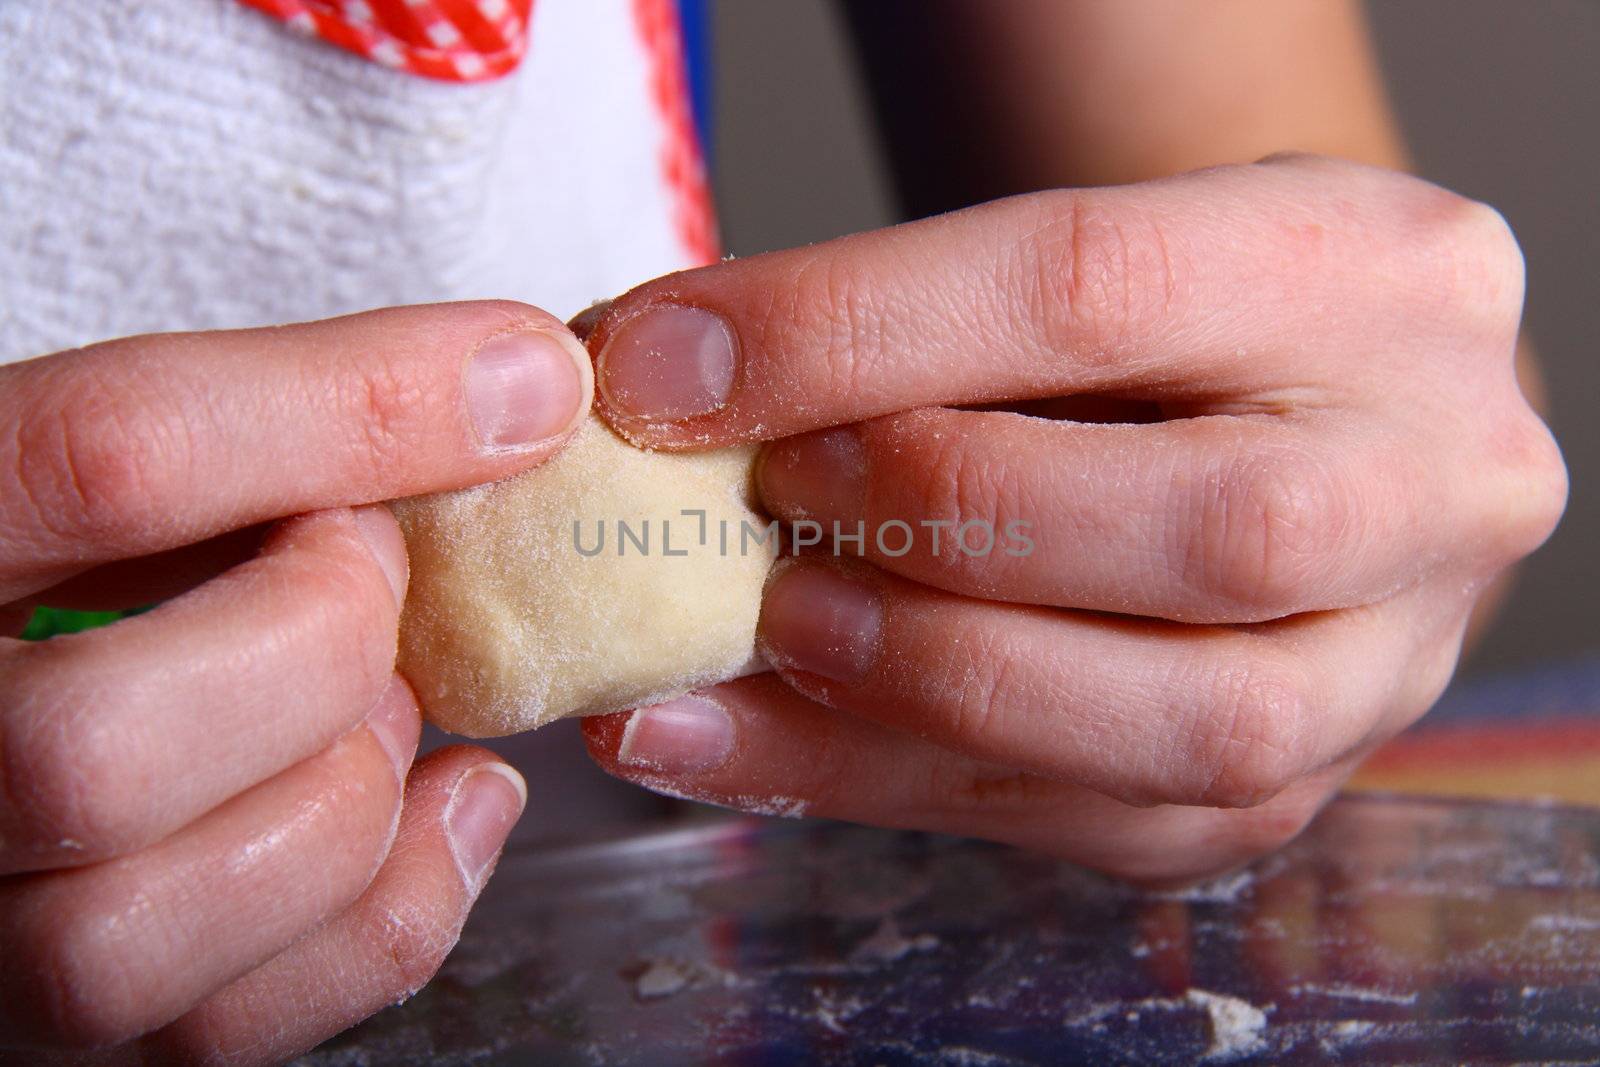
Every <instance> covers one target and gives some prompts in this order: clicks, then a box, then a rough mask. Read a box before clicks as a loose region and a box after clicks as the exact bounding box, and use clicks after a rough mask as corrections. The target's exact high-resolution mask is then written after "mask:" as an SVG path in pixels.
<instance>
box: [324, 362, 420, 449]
mask: <svg viewBox="0 0 1600 1067" xmlns="http://www.w3.org/2000/svg"><path fill="white" fill-rule="evenodd" d="M342 385H343V388H344V389H345V391H346V395H345V397H343V398H342V400H343V402H342V403H341V404H340V405H339V409H340V410H341V411H349V412H353V413H354V414H355V422H356V425H357V427H358V428H359V431H360V434H361V436H360V438H359V440H358V447H360V448H361V450H362V452H363V457H362V458H363V459H364V460H366V461H367V462H369V463H370V464H371V465H372V466H371V467H370V469H371V470H372V471H373V472H379V471H385V470H391V469H394V468H395V467H397V466H399V465H401V464H403V463H405V462H406V459H407V454H408V453H409V452H411V451H412V449H413V448H414V446H415V442H416V439H417V437H418V436H419V434H420V432H421V430H422V429H423V427H422V423H423V422H424V420H425V418H426V415H425V413H426V412H427V411H428V409H429V404H428V399H429V398H428V395H427V394H428V388H427V384H426V383H425V382H424V381H423V380H422V379H421V377H420V375H418V374H417V373H415V372H414V371H408V369H407V368H406V367H405V366H404V365H403V364H401V363H400V362H398V361H395V360H385V361H382V362H380V363H378V364H377V365H375V366H371V367H367V368H364V369H363V370H361V371H360V372H359V373H356V374H354V375H352V376H351V377H349V378H348V379H346V380H345V381H344V382H343V383H342Z"/></svg>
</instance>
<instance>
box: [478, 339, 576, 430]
mask: <svg viewBox="0 0 1600 1067" xmlns="http://www.w3.org/2000/svg"><path fill="white" fill-rule="evenodd" d="M588 366H589V356H588V353H586V352H585V351H584V349H583V346H582V345H580V344H579V343H578V342H577V340H576V339H575V338H571V337H567V336H565V335H562V334H558V333H556V332H554V331H551V330H523V331H522V332H520V333H504V334H500V335H499V336H497V337H491V338H489V339H488V340H487V341H485V342H484V343H483V344H482V345H481V346H480V347H479V348H478V351H477V352H475V353H473V356H472V360H471V361H470V362H469V363H468V364H467V379H466V394H467V409H468V411H469V412H470V413H471V415H472V428H473V430H474V431H475V432H476V433H477V436H478V445H479V447H480V448H482V449H483V450H484V451H485V452H507V451H513V450H515V449H519V448H526V447H528V446H530V445H535V444H539V443H541V442H543V441H548V440H550V439H551V438H552V437H558V436H560V435H561V434H562V433H564V432H566V430H567V429H569V428H570V427H571V426H572V424H573V423H574V422H576V421H577V420H578V416H579V415H581V414H582V410H581V409H582V407H583V402H584V392H585V389H584V382H585V377H584V376H585V375H586V374H588V373H589V371H588Z"/></svg>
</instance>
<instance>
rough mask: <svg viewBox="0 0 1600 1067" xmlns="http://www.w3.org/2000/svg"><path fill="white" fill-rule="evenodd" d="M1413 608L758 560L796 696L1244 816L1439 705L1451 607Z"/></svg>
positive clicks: (1166, 800)
mask: <svg viewBox="0 0 1600 1067" xmlns="http://www.w3.org/2000/svg"><path fill="white" fill-rule="evenodd" d="M1430 598H1431V599H1430ZM1414 601H1415V602H1405V603H1401V602H1399V601H1397V602H1394V603H1390V604H1384V605H1380V606H1376V607H1372V608H1356V609H1350V610H1349V611H1344V612H1328V613H1323V614H1319V615H1312V616H1304V617H1300V618H1296V619H1291V620H1285V621H1284V622H1282V623H1275V624H1271V625H1270V626H1264V627H1257V628H1253V629H1248V630H1246V629H1241V628H1237V627H1200V626H1188V625H1177V624H1171V623H1158V622H1153V621H1148V620H1136V619H1126V618H1116V617H1110V616H1099V615H1090V614H1083V613H1077V612H1061V611H1054V610H1050V609H1044V608H1036V607H1027V606H1022V605H1012V604H1000V603H993V602H989V601H980V600H973V599H970V598H965V597H958V596H953V595H951V594H948V593H944V592H940V591H938V590H934V589H930V588H928V587H926V586H921V585H917V584H915V583H912V582H908V581H906V580H905V579H902V578H896V577H893V576H891V575H888V574H886V573H884V572H882V571H878V570H875V569H874V568H871V567H867V566H865V565H862V564H840V563H837V562H834V561H828V560H822V559H817V558H801V559H798V560H792V561H786V562H783V563H780V564H779V565H778V566H777V567H775V568H774V573H773V576H772V577H771V578H770V579H769V581H768V585H767V590H766V594H765V599H764V602H763V605H762V612H761V620H760V626H759V646H758V647H760V649H761V651H762V652H763V654H764V655H765V656H766V658H767V661H768V662H769V663H771V664H773V666H774V667H775V669H776V670H777V671H778V672H779V673H780V674H781V675H782V676H783V678H784V680H785V681H787V682H788V683H789V684H790V685H792V686H794V687H795V688H796V689H798V690H799V691H800V692H802V693H804V694H805V695H807V696H809V697H812V698H813V699H816V700H818V701H820V702H822V703H824V704H827V705H829V706H830V707H837V708H841V709H844V710H847V711H851V712H854V713H856V714H859V715H862V716H865V717H867V718H870V719H874V720H876V721H879V722H882V723H884V724H885V725H887V726H890V727H893V728H895V729H898V730H901V731H903V732H906V733H910V734H912V735H914V736H917V737H921V738H923V739H925V740H927V741H930V742H932V743H934V744H936V745H940V746H942V747H944V748H948V749H950V750H952V751H956V752H961V753H963V754H965V755H968V756H971V757H972V758H974V759H979V760H983V761H985V762H991V763H998V764H1002V765H1004V766H1008V767H1014V768H1016V769H1018V770H1020V771H1026V772H1028V773H1031V774H1037V775H1040V776H1042V777H1046V778H1052V779H1056V780H1060V781H1067V782H1072V783H1075V784H1078V785H1081V786H1084V787H1085V788H1089V789H1093V790H1095V791H1097V792H1101V793H1105V794H1106V795H1108V796H1111V797H1113V798H1115V799H1117V800H1121V801H1123V802H1124V803H1130V804H1187V805H1196V806H1203V807H1246V806H1251V805H1254V804H1259V803H1261V802H1263V801H1265V800H1267V799H1269V798H1271V797H1272V796H1275V795H1276V794H1277V793H1279V792H1281V791H1283V789H1284V788H1286V787H1287V786H1288V785H1289V784H1290V783H1292V782H1294V781H1297V780H1298V779H1300V778H1303V777H1305V776H1307V775H1309V774H1312V773H1315V772H1316V771H1318V770H1320V769H1322V768H1324V767H1327V766H1328V765H1330V764H1332V763H1333V762H1335V761H1337V760H1338V759H1340V758H1342V757H1343V756H1344V755H1346V754H1347V753H1349V752H1350V751H1352V750H1353V749H1355V748H1356V747H1358V746H1359V745H1361V744H1362V743H1364V742H1365V741H1366V740H1367V739H1368V737H1369V736H1370V735H1371V734H1372V732H1373V731H1374V730H1375V729H1379V728H1380V727H1382V726H1383V725H1384V724H1386V723H1391V722H1396V721H1409V720H1410V719H1411V718H1414V717H1415V716H1416V715H1420V714H1421V713H1422V712H1423V711H1424V710H1426V708H1427V707H1428V706H1429V705H1430V704H1431V703H1432V702H1433V700H1434V699H1435V698H1436V697H1437V696H1438V693H1439V691H1440V690H1442V689H1443V686H1444V683H1445V681H1446V679H1448V677H1449V673H1450V670H1451V669H1452V668H1453V667H1454V662H1455V653H1456V650H1457V649H1458V648H1459V645H1460V635H1461V628H1462V626H1463V625H1464V623H1465V618H1466V613H1467V612H1466V605H1467V598H1466V596H1464V595H1458V596H1455V597H1452V596H1451V595H1450V594H1449V593H1447V592H1440V591H1437V590H1434V591H1430V592H1429V594H1428V596H1427V597H1422V596H1419V597H1416V598H1414ZM1447 602H1448V603H1449V605H1450V607H1449V609H1448V610H1446V609H1445V608H1444V607H1443V605H1444V604H1445V603H1447ZM1419 604H1420V605H1422V606H1418V605H1419Z"/></svg>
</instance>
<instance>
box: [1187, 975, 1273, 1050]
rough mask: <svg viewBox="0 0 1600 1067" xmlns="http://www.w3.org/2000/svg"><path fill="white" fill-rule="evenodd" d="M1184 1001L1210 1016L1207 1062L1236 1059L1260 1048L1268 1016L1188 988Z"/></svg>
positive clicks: (1238, 1002) (1236, 1000)
mask: <svg viewBox="0 0 1600 1067" xmlns="http://www.w3.org/2000/svg"><path fill="white" fill-rule="evenodd" d="M1184 999H1185V1000H1187V1001H1188V1002H1189V1003H1190V1004H1192V1005H1194V1006H1195V1007H1197V1008H1204V1009H1205V1011H1206V1014H1207V1015H1209V1016H1210V1017H1211V1047H1210V1048H1208V1049H1206V1051H1205V1058H1206V1059H1208V1060H1231V1059H1237V1058H1238V1057H1240V1056H1243V1055H1246V1054H1248V1053H1251V1052H1254V1051H1256V1050H1257V1049H1259V1048H1260V1047H1261V1045H1262V1039H1261V1034H1262V1031H1264V1030H1265V1029H1266V1028H1267V1013H1266V1012H1264V1011H1262V1010H1261V1009H1260V1008H1258V1007H1256V1006H1255V1005H1254V1004H1251V1003H1250V1002H1249V1001H1245V1000H1240V999H1239V998H1238V997H1230V996H1225V995H1223V994H1221V993H1211V992H1208V991H1207V990H1204V989H1191V990H1189V992H1188V993H1186V994H1185V995H1184Z"/></svg>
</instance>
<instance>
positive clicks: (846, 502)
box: [758, 408, 1503, 622]
mask: <svg viewBox="0 0 1600 1067" xmlns="http://www.w3.org/2000/svg"><path fill="white" fill-rule="evenodd" d="M1417 452H1418V450H1417V449H1415V448H1412V449H1410V450H1409V451H1407V450H1401V449H1399V448H1398V447H1396V446H1395V445H1394V444H1393V443H1392V438H1391V436H1390V435H1373V434H1370V433H1366V432H1361V431H1359V430H1357V429H1353V428H1351V427H1350V426H1349V425H1348V420H1334V419H1330V420H1326V421H1325V422H1324V421H1318V420H1315V419H1309V418H1308V419H1302V420H1296V421H1295V422H1293V423H1288V422H1285V421H1284V420H1280V419H1276V418H1271V417H1268V416H1258V417H1254V418H1239V417H1220V416H1219V417H1212V418H1195V419H1178V420H1174V421H1172V422H1168V423H1162V424H1159V425H1153V426H1115V425H1102V426H1097V425H1087V424H1082V423H1072V422H1059V421H1051V420H1046V419H1037V418H1029V417H1026V416H1022V415H1017V414H1012V413H1008V412H972V411H957V410H952V409H949V408H931V409H925V410H922V411H916V412H907V413H904V414H900V415H888V416H884V417H882V418H879V419H874V420H871V421H870V422H867V423H864V424H862V425H860V426H854V427H841V428H837V429H831V430H823V431H819V432H816V433H812V434H804V435H800V436H797V437H792V438H787V439H784V440H782V441H778V442H776V443H774V444H773V445H771V446H770V447H769V448H768V449H767V452H766V454H765V456H764V458H763V461H762V463H761V465H760V467H759V477H758V481H759V486H760V491H761V495H762V500H763V502H764V503H765V504H766V506H767V509H768V510H769V511H770V512H771V513H772V514H773V515H775V516H777V517H778V518H781V519H785V520H788V521H790V522H792V523H797V524H798V525H797V526H796V527H795V534H796V538H797V540H799V541H811V542H814V543H820V544H821V545H823V546H824V547H825V548H828V547H829V546H832V545H834V544H835V542H834V540H833V532H834V531H835V530H838V531H839V532H840V534H841V535H843V536H844V537H845V538H848V539H847V540H840V541H838V542H837V550H838V551H839V552H840V553H853V554H861V553H863V552H864V554H865V556H866V558H868V559H870V560H871V561H872V562H873V563H875V564H877V565H879V566H881V567H884V568H886V569H888V570H891V571H893V572H895V573H897V574H901V575H904V576H906V577H908V578H914V579H916V580H917V581H920V582H924V583H926V584H930V585H935V586H938V587H940V588H942V589H947V590H950V591H952V592H958V593H965V594H967V595H970V596H980V597H985V598H988V599H995V600H1007V601H1012V602H1015V603H1032V604H1050V605H1055V606H1059V607H1074V608H1088V609H1094V610H1102V611H1116V612H1121V613H1124V614H1134V615H1144V616H1150V617H1155V618H1165V619H1173V620H1177V621H1182V622H1255V621H1260V620H1263V619H1273V618H1280V617H1282V616H1285V615H1291V614H1295V613H1299V612H1306V611H1317V610H1327V609H1331V608H1340V607H1349V606H1353V605H1357V604H1364V603H1371V602H1374V601H1376V600H1379V599H1382V598H1385V597H1387V596H1389V595H1391V594H1392V593H1393V592H1394V591H1395V589H1397V588H1401V587H1405V586H1410V585H1414V584H1416V583H1417V582H1419V581H1421V580H1423V579H1424V578H1425V577H1427V576H1428V574H1429V573H1430V570H1431V568H1433V567H1435V566H1436V565H1437V564H1438V562H1439V561H1438V560H1437V559H1436V558H1434V554H1432V553H1427V552H1424V551H1422V549H1423V548H1424V547H1425V545H1424V542H1423V538H1424V537H1426V536H1429V534H1430V525H1429V523H1428V521H1427V517H1428V516H1434V515H1439V514H1451V513H1459V512H1461V511H1462V510H1463V506H1464V505H1465V504H1466V503H1469V502H1472V501H1476V500H1478V499H1480V498H1483V497H1484V496H1485V494H1482V493H1477V492H1473V491H1471V487H1462V486H1454V485H1450V484H1447V483H1448V482H1449V481H1450V480H1451V479H1450V478H1449V477H1447V476H1446V475H1445V474H1442V473H1441V472H1440V471H1439V470H1438V469H1437V464H1432V465H1427V466H1426V468H1425V466H1424V463H1423V457H1421V456H1419V455H1418V454H1417ZM1484 473H1486V472H1485V471H1483V470H1482V469H1481V468H1474V474H1475V475H1482V474H1484ZM1462 489H1465V490H1468V491H1465V492H1458V490H1462ZM1481 510H1482V512H1483V513H1482V514H1481V515H1479V516H1477V519H1478V521H1479V528H1481V529H1483V530H1484V531H1488V530H1490V529H1492V528H1494V524H1495V523H1497V522H1499V521H1501V518H1500V515H1499V514H1498V513H1499V512H1501V511H1503V504H1501V503H1499V502H1498V501H1490V500H1487V499H1484V506H1483V508H1482V509H1481ZM1491 511H1493V512H1495V513H1494V514H1491ZM1470 519H1471V517H1470V516H1464V517H1463V521H1462V522H1461V523H1460V524H1459V525H1457V526H1456V528H1457V529H1463V530H1464V529H1468V528H1470V525H1471V524H1470ZM1463 539H1464V540H1471V538H1470V537H1464V538H1463ZM1485 540H1487V539H1485Z"/></svg>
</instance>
